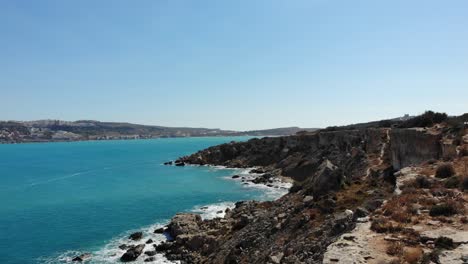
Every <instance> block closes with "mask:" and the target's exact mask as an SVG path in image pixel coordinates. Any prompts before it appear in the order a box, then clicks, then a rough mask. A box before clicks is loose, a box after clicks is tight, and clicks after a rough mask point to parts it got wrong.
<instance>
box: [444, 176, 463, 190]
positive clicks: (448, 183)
mask: <svg viewBox="0 0 468 264" xmlns="http://www.w3.org/2000/svg"><path fill="white" fill-rule="evenodd" d="M458 186H460V177H458V176H452V177H450V178H448V179H447V180H445V181H444V187H445V188H448V189H455V188H457V187H458Z"/></svg>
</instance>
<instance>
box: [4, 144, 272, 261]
mask: <svg viewBox="0 0 468 264" xmlns="http://www.w3.org/2000/svg"><path fill="white" fill-rule="evenodd" d="M247 139H248V138H247V137H242V138H239V137H236V138H228V137H216V138H176V139H152V140H135V141H94V142H91V141H88V142H73V143H40V144H19V145H0V201H1V203H0V263H8V264H10V263H11V264H13V263H15V264H16V263H18V264H19V263H21V264H28V263H63V262H67V261H69V260H70V258H71V257H72V256H75V255H76V254H78V252H91V253H93V255H94V257H93V261H92V262H91V263H112V262H114V261H116V260H117V259H118V257H119V256H120V255H119V254H121V252H120V251H118V250H116V246H118V244H119V243H122V242H125V237H126V236H127V235H128V234H129V233H130V232H132V231H135V230H146V231H147V234H146V236H147V238H148V237H149V236H151V238H153V240H155V241H160V240H162V239H163V237H162V236H160V235H153V234H151V231H152V230H154V227H155V226H158V225H159V226H160V225H162V224H164V223H167V221H168V220H169V219H170V218H171V217H172V216H173V215H174V214H175V213H177V212H181V211H199V212H200V213H203V216H204V217H207V218H209V217H214V216H216V212H218V211H219V210H221V209H223V208H225V207H226V206H229V205H232V204H233V202H235V201H238V200H248V199H271V198H274V197H275V196H278V192H277V191H276V190H272V189H269V190H265V189H262V188H249V186H247V185H243V184H241V183H240V182H238V181H233V180H229V177H227V176H229V175H232V174H234V173H242V171H239V170H228V169H222V168H213V167H197V166H186V167H175V166H164V165H162V163H163V162H164V161H167V160H172V159H175V158H177V157H180V156H182V155H187V154H191V153H193V152H195V151H197V150H200V149H203V148H206V147H209V146H212V145H217V144H220V143H224V142H229V141H231V140H236V141H239V140H247ZM244 173H245V171H244ZM210 204H211V205H212V206H210V207H209V208H208V209H205V210H200V209H199V208H200V207H201V206H204V205H210ZM114 254H115V255H114ZM112 255H114V256H112ZM163 261H164V260H163V258H162V257H161V256H159V257H158V261H157V262H156V263H163Z"/></svg>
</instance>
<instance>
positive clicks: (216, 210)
mask: <svg viewBox="0 0 468 264" xmlns="http://www.w3.org/2000/svg"><path fill="white" fill-rule="evenodd" d="M204 167H208V168H210V169H213V170H226V172H227V174H228V175H227V176H224V177H223V178H225V179H228V180H234V181H236V182H237V183H238V184H242V186H243V187H244V188H256V189H261V190H262V191H263V193H264V194H263V197H260V198H261V199H260V200H275V199H278V198H279V197H281V196H283V195H285V194H286V193H287V192H288V190H289V188H290V187H291V185H292V184H291V183H286V182H282V181H280V180H279V179H274V180H273V182H272V183H271V184H269V185H270V186H267V185H264V184H255V183H252V182H249V180H253V179H255V178H256V177H259V176H260V175H262V174H255V173H250V171H251V170H252V169H253V168H244V169H237V168H226V167H224V166H204ZM227 170H229V172H228V171H227ZM233 175H239V176H240V177H239V178H236V179H233V178H232V176H233ZM242 180H244V182H242ZM234 207H235V203H234V202H229V201H226V202H219V203H214V204H208V205H198V206H195V207H194V208H193V209H192V210H191V212H193V213H198V214H200V216H201V217H202V219H213V218H223V217H224V216H225V214H226V212H225V211H226V209H227V208H230V209H232V208H234ZM168 222H169V220H168V221H167V222H166V223H156V224H153V225H150V226H147V227H144V228H141V229H138V230H130V231H127V232H125V233H123V234H121V235H119V236H117V237H116V238H113V239H111V240H110V241H109V242H108V243H107V244H106V245H105V246H104V247H102V248H101V249H99V250H96V251H94V252H90V253H91V255H92V258H91V260H89V261H87V262H85V263H89V264H111V263H119V259H120V257H121V256H122V255H123V254H124V253H125V252H126V250H122V249H120V248H119V246H120V245H122V244H127V245H136V244H142V243H145V242H146V241H147V240H148V239H151V240H153V243H151V244H145V249H144V250H143V252H145V251H152V250H154V246H153V244H154V245H158V244H160V243H162V242H164V241H166V237H165V236H164V235H163V234H155V233H154V230H155V229H157V228H161V227H164V226H166V225H167V224H168ZM137 231H141V232H143V239H142V240H141V241H138V242H134V241H131V240H129V239H128V236H129V235H130V234H132V233H133V232H137ZM83 253H87V252H80V251H67V252H64V253H63V254H60V255H59V256H57V257H53V258H49V259H42V260H41V261H40V263H44V264H61V263H72V259H73V258H74V257H76V256H79V255H81V254H83ZM147 257H148V256H146V255H145V254H144V253H143V254H141V255H140V256H139V257H138V258H137V260H136V261H134V262H132V263H135V264H145V263H148V262H144V260H145V259H146V258H147ZM154 258H155V260H154V261H153V262H150V263H155V264H173V263H176V264H177V263H180V262H179V261H169V260H168V259H167V258H165V257H164V256H163V255H162V254H156V255H155V256H154Z"/></svg>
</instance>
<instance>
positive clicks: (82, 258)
mask: <svg viewBox="0 0 468 264" xmlns="http://www.w3.org/2000/svg"><path fill="white" fill-rule="evenodd" d="M91 257H92V255H91V254H90V253H84V254H81V255H79V256H76V257H74V258H73V259H72V261H74V262H83V261H87V260H89V259H91Z"/></svg>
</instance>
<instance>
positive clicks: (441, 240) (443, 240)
mask: <svg viewBox="0 0 468 264" xmlns="http://www.w3.org/2000/svg"><path fill="white" fill-rule="evenodd" d="M434 244H435V246H436V248H443V249H453V248H454V244H453V240H452V239H451V238H448V237H443V236H442V237H438V238H437V239H436V240H435V242H434Z"/></svg>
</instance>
